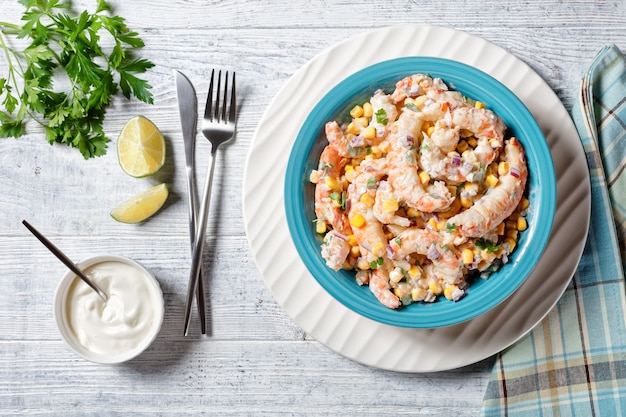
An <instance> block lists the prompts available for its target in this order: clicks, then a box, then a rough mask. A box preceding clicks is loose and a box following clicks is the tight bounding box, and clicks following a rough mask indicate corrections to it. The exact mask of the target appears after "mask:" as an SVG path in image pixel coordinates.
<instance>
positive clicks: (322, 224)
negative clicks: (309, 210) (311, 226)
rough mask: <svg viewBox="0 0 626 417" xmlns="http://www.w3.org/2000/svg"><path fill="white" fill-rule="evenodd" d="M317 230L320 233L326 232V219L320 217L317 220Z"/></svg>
mask: <svg viewBox="0 0 626 417" xmlns="http://www.w3.org/2000/svg"><path fill="white" fill-rule="evenodd" d="M315 231H316V232H317V233H319V234H320V235H322V234H324V233H326V220H322V219H319V220H317V221H316V222H315Z"/></svg>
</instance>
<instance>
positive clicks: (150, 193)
mask: <svg viewBox="0 0 626 417" xmlns="http://www.w3.org/2000/svg"><path fill="white" fill-rule="evenodd" d="M168 194H169V192H168V190H167V185H166V184H164V183H163V184H159V185H155V186H154V187H151V188H148V189H147V190H146V191H143V192H141V193H139V194H137V195H135V196H133V197H131V198H129V199H128V200H126V201H124V202H123V203H122V204H120V205H119V206H117V207H116V208H115V209H113V211H111V217H113V219H115V220H117V221H118V222H122V223H139V222H142V221H144V220H146V219H147V218H148V217H150V216H152V215H153V214H154V213H156V212H157V211H159V209H160V208H161V207H163V204H164V203H165V200H167V196H168Z"/></svg>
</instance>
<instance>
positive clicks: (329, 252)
mask: <svg viewBox="0 0 626 417" xmlns="http://www.w3.org/2000/svg"><path fill="white" fill-rule="evenodd" d="M349 254H350V244H349V243H348V241H347V237H346V236H344V235H341V234H340V233H338V232H337V231H335V230H331V231H330V232H328V233H326V236H324V244H322V257H323V258H324V259H325V260H326V265H328V267H329V268H332V269H334V270H335V271H339V270H340V269H341V268H342V267H343V264H344V262H345V261H346V259H347V258H348V255H349Z"/></svg>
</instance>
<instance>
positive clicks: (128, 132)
mask: <svg viewBox="0 0 626 417" xmlns="http://www.w3.org/2000/svg"><path fill="white" fill-rule="evenodd" d="M117 158H118V160H119V162H120V166H121V167H122V169H123V170H124V172H125V173H127V174H128V175H130V176H132V177H137V178H139V177H145V176H147V175H152V174H154V173H155V172H157V171H158V170H159V169H161V167H162V166H163V164H164V163H165V139H164V138H163V135H162V134H161V132H160V131H159V129H158V128H157V127H156V126H155V124H154V123H152V122H151V121H150V120H149V119H147V118H145V117H143V116H136V117H133V118H132V119H130V120H129V121H128V122H126V125H125V126H124V129H122V133H120V136H119V137H118V138H117Z"/></svg>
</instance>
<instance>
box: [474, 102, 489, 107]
mask: <svg viewBox="0 0 626 417" xmlns="http://www.w3.org/2000/svg"><path fill="white" fill-rule="evenodd" d="M474 107H476V108H477V109H484V108H485V107H487V106H486V105H485V103H483V102H482V101H477V102H476V103H474Z"/></svg>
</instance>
